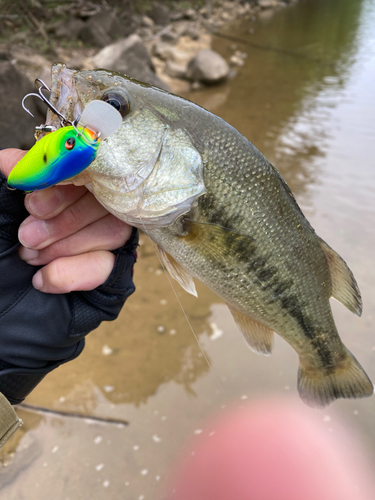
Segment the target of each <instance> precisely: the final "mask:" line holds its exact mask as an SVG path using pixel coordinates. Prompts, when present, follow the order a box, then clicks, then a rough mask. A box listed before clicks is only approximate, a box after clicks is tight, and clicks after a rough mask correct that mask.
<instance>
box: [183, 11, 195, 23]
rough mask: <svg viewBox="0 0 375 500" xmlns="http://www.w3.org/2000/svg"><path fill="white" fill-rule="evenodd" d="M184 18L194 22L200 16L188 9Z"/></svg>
mask: <svg viewBox="0 0 375 500" xmlns="http://www.w3.org/2000/svg"><path fill="white" fill-rule="evenodd" d="M184 17H185V19H191V20H192V21H194V20H195V19H197V17H198V15H197V12H196V11H195V10H194V9H187V10H185V12H184Z"/></svg>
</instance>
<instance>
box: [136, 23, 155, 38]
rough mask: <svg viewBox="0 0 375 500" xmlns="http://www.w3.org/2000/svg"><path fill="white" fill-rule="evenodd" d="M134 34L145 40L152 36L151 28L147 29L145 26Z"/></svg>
mask: <svg viewBox="0 0 375 500" xmlns="http://www.w3.org/2000/svg"><path fill="white" fill-rule="evenodd" d="M136 33H137V35H139V36H140V37H141V38H143V39H145V40H147V39H150V38H152V37H153V36H154V32H153V30H152V28H147V27H146V26H141V27H140V28H138V29H137V31H136Z"/></svg>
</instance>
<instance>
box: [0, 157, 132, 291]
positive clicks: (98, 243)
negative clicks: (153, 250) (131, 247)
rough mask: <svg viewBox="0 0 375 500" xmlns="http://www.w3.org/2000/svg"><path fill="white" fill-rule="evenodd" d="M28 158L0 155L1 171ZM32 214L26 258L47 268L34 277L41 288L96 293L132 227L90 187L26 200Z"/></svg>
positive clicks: (22, 233) (24, 237)
mask: <svg viewBox="0 0 375 500" xmlns="http://www.w3.org/2000/svg"><path fill="white" fill-rule="evenodd" d="M24 154H25V152H24V151H20V150H17V149H5V150H3V151H0V171H1V172H2V173H3V174H4V175H5V176H6V177H8V175H9V172H10V171H11V170H12V168H13V167H14V166H15V165H16V163H17V162H18V161H19V160H20V159H21V158H22V156H23V155H24ZM25 206H26V209H27V211H28V212H29V214H30V216H29V217H27V219H25V221H24V222H22V224H21V226H20V228H19V233H18V237H19V241H20V242H21V244H22V246H21V247H20V250H19V255H20V257H21V259H23V260H25V261H26V262H27V263H28V264H31V265H33V266H43V267H42V268H41V269H39V270H38V271H37V272H36V273H35V275H34V276H33V279H32V282H33V285H34V287H35V288H37V289H38V290H40V291H42V292H47V293H67V292H71V291H73V290H92V289H94V288H96V287H98V286H99V285H101V284H103V283H104V282H105V281H106V280H107V278H108V276H109V275H110V273H111V271H112V269H113V266H114V263H115V255H114V254H113V253H112V252H111V251H110V250H115V249H116V248H119V247H122V246H123V245H124V244H125V242H126V241H127V240H128V239H129V238H130V235H131V233H132V227H131V226H129V225H128V224H126V223H124V222H122V221H120V220H119V219H117V218H116V217H114V216H113V215H111V214H109V213H108V211H107V210H106V209H105V208H104V207H103V206H102V205H100V203H99V202H98V201H97V200H96V199H95V197H94V196H93V195H92V194H91V193H90V192H89V191H88V190H87V189H86V188H85V187H84V186H80V187H76V186H73V185H68V186H55V187H52V188H48V189H46V190H42V191H34V192H33V193H30V194H27V195H26V197H25Z"/></svg>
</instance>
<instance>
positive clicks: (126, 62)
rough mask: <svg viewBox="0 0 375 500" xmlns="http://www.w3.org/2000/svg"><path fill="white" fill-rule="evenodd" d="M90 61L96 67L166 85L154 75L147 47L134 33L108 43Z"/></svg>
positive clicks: (162, 85)
mask: <svg viewBox="0 0 375 500" xmlns="http://www.w3.org/2000/svg"><path fill="white" fill-rule="evenodd" d="M92 62H93V64H94V66H96V67H97V68H106V69H109V70H112V71H117V72H118V73H123V74H125V75H128V76H131V77H132V78H135V79H137V80H140V81H142V82H146V83H150V84H151V85H156V86H157V87H161V88H166V87H167V86H166V84H165V83H164V82H163V81H162V80H160V78H158V77H157V76H156V74H155V68H154V65H153V63H152V61H151V58H150V56H149V54H148V52H147V49H146V47H145V46H144V45H143V43H142V39H141V38H140V37H139V36H138V35H136V34H134V35H130V36H129V37H127V38H123V39H121V40H119V41H118V42H116V43H112V44H111V45H108V46H107V47H105V48H104V49H102V50H101V51H100V52H98V54H96V56H94V57H93V59H92ZM167 90H168V89H167Z"/></svg>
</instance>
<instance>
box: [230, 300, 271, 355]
mask: <svg viewBox="0 0 375 500" xmlns="http://www.w3.org/2000/svg"><path fill="white" fill-rule="evenodd" d="M228 307H229V309H230V312H231V313H232V315H233V318H234V321H235V322H236V324H237V326H238V328H239V329H240V330H241V332H242V334H243V336H244V338H245V340H246V343H247V345H248V346H249V347H250V349H251V350H253V351H254V352H256V353H257V354H264V355H266V356H268V355H270V354H271V352H272V347H273V336H274V335H273V331H272V330H270V329H269V328H268V327H267V326H264V325H262V323H259V322H258V321H256V320H255V319H253V318H251V317H250V316H248V315H247V314H244V313H241V312H239V311H237V309H234V308H233V307H231V306H230V305H229V304H228Z"/></svg>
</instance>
